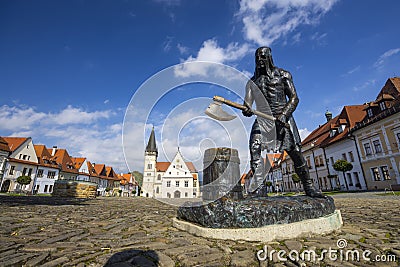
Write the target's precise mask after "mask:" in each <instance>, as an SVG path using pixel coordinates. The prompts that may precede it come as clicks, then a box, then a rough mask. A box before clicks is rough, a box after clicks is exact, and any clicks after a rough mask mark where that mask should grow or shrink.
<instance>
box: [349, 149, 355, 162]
mask: <svg viewBox="0 0 400 267" xmlns="http://www.w3.org/2000/svg"><path fill="white" fill-rule="evenodd" d="M349 158H350V162H354V156H353V152H352V151H350V152H349Z"/></svg>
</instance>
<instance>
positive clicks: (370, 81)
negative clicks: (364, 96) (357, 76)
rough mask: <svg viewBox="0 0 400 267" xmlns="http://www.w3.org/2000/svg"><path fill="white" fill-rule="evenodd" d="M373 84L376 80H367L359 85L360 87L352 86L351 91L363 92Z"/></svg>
mask: <svg viewBox="0 0 400 267" xmlns="http://www.w3.org/2000/svg"><path fill="white" fill-rule="evenodd" d="M375 83H376V80H375V79H370V80H367V81H365V82H364V83H363V84H361V85H356V86H354V87H353V91H354V92H359V91H363V90H365V89H367V88H370V87H372V86H374V85H375Z"/></svg>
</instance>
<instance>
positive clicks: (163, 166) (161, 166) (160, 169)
mask: <svg viewBox="0 0 400 267" xmlns="http://www.w3.org/2000/svg"><path fill="white" fill-rule="evenodd" d="M169 165H171V162H157V164H156V170H157V171H158V172H166V171H167V169H168V167H169Z"/></svg>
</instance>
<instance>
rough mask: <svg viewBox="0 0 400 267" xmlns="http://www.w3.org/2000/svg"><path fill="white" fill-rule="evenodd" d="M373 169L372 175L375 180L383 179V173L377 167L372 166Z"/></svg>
mask: <svg viewBox="0 0 400 267" xmlns="http://www.w3.org/2000/svg"><path fill="white" fill-rule="evenodd" d="M371 171H372V176H373V177H374V180H375V181H380V180H381V175H380V173H379V170H378V168H377V167H374V168H371Z"/></svg>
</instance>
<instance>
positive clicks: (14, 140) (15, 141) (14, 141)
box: [3, 137, 30, 152]
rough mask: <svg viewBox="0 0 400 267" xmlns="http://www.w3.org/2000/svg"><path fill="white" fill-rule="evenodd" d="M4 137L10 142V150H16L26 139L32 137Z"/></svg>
mask: <svg viewBox="0 0 400 267" xmlns="http://www.w3.org/2000/svg"><path fill="white" fill-rule="evenodd" d="M3 139H4V141H6V142H7V143H8V147H9V149H10V151H11V152H14V151H15V150H16V149H17V148H18V147H20V146H21V145H22V144H23V143H24V142H25V141H26V140H28V139H30V137H3Z"/></svg>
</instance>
